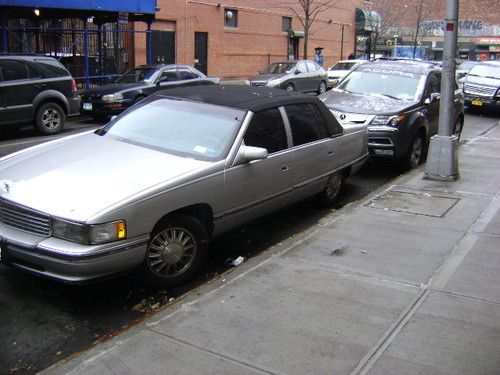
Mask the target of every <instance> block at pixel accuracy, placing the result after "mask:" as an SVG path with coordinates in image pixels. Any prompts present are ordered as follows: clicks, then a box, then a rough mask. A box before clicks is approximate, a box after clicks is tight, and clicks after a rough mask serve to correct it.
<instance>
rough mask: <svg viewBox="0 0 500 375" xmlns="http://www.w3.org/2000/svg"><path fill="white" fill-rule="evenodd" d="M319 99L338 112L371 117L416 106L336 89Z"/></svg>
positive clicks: (412, 103)
mask: <svg viewBox="0 0 500 375" xmlns="http://www.w3.org/2000/svg"><path fill="white" fill-rule="evenodd" d="M319 99H321V101H323V103H325V104H326V105H327V107H328V108H331V109H333V110H336V111H340V112H347V113H363V114H370V115H383V114H387V115H391V114H396V113H399V112H403V111H405V110H407V109H409V108H410V107H413V106H415V104H416V103H415V102H407V101H403V100H398V99H392V98H389V97H385V96H378V95H364V94H354V93H348V92H345V91H340V90H336V89H333V90H331V91H328V92H326V93H324V94H321V95H320V96H319Z"/></svg>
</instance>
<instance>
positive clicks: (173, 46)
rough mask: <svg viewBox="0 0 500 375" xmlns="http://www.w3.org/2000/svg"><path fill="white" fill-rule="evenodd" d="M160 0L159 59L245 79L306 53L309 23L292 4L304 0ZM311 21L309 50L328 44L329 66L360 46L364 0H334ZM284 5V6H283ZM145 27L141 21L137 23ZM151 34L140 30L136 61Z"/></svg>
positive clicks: (142, 55)
mask: <svg viewBox="0 0 500 375" xmlns="http://www.w3.org/2000/svg"><path fill="white" fill-rule="evenodd" d="M283 3H286V1H283V0H280V1H278V0H233V1H230V2H228V3H221V2H218V1H217V0H215V1H211V0H206V1H198V0H158V1H157V6H158V8H159V10H157V12H156V17H155V22H154V23H153V25H152V29H153V33H152V43H151V45H152V46H153V48H152V54H153V56H152V60H153V62H176V63H185V64H189V65H194V66H196V67H198V68H199V69H200V70H202V71H206V72H207V73H208V74H209V75H216V76H220V77H225V78H245V77H248V76H251V75H254V74H255V73H256V72H257V70H258V69H260V68H262V67H264V66H265V65H267V64H269V63H270V62H273V61H278V60H288V59H289V58H302V55H303V43H304V38H303V36H304V28H303V26H302V25H301V23H300V21H299V18H298V17H297V16H296V15H294V12H293V10H292V9H291V6H292V7H294V9H295V10H296V11H297V12H298V13H299V14H301V13H300V8H298V6H297V4H298V0H289V1H288V3H289V4H290V5H286V6H285V5H283ZM332 3H333V4H334V5H333V7H332V8H330V9H328V10H326V11H324V12H321V13H319V14H318V15H317V18H316V20H315V22H314V23H313V25H312V26H311V34H310V35H309V39H308V40H309V42H308V51H307V55H308V58H309V59H313V58H314V49H315V48H316V47H322V48H323V50H322V54H323V56H324V66H325V67H327V66H330V65H332V64H333V63H334V62H336V61H338V60H339V59H341V58H347V56H348V55H349V54H350V53H351V52H353V50H354V37H355V26H356V25H355V13H356V8H363V7H364V6H365V5H366V4H367V3H369V2H365V1H363V0H354V1H348V2H340V1H339V2H332ZM277 4H280V5H281V6H277ZM141 27H145V26H141V25H138V26H137V28H141ZM145 38H146V36H145V34H139V35H136V40H135V63H136V65H138V64H143V63H146V46H147V43H146V40H145Z"/></svg>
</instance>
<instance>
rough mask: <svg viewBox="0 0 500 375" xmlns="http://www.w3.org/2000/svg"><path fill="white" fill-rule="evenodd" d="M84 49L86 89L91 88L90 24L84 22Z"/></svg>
mask: <svg viewBox="0 0 500 375" xmlns="http://www.w3.org/2000/svg"><path fill="white" fill-rule="evenodd" d="M83 49H84V56H83V59H84V69H85V89H86V90H88V89H89V88H90V78H89V76H90V65H89V29H88V22H87V20H86V19H85V21H83Z"/></svg>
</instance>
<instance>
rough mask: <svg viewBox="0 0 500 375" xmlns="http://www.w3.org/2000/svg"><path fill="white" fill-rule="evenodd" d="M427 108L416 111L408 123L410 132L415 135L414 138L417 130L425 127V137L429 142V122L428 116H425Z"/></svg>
mask: <svg viewBox="0 0 500 375" xmlns="http://www.w3.org/2000/svg"><path fill="white" fill-rule="evenodd" d="M425 110H426V109H425V107H420V108H418V109H416V110H415V111H414V112H412V113H411V114H410V118H409V119H408V123H409V124H411V125H410V129H411V130H410V132H411V133H412V134H413V136H414V135H415V134H416V132H417V130H418V129H419V128H420V127H422V126H423V127H424V129H425V135H426V138H427V141H429V138H430V137H429V122H428V121H427V116H426V115H425V112H424V111H425Z"/></svg>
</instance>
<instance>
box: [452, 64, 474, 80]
mask: <svg viewBox="0 0 500 375" xmlns="http://www.w3.org/2000/svg"><path fill="white" fill-rule="evenodd" d="M478 63H479V61H471V60H463V61H461V62H460V63H459V64H458V65H457V68H456V70H455V75H456V77H457V79H460V78H462V77H464V76H465V75H466V74H467V73H469V70H471V69H472V67H473V66H474V65H477V64H478Z"/></svg>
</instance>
